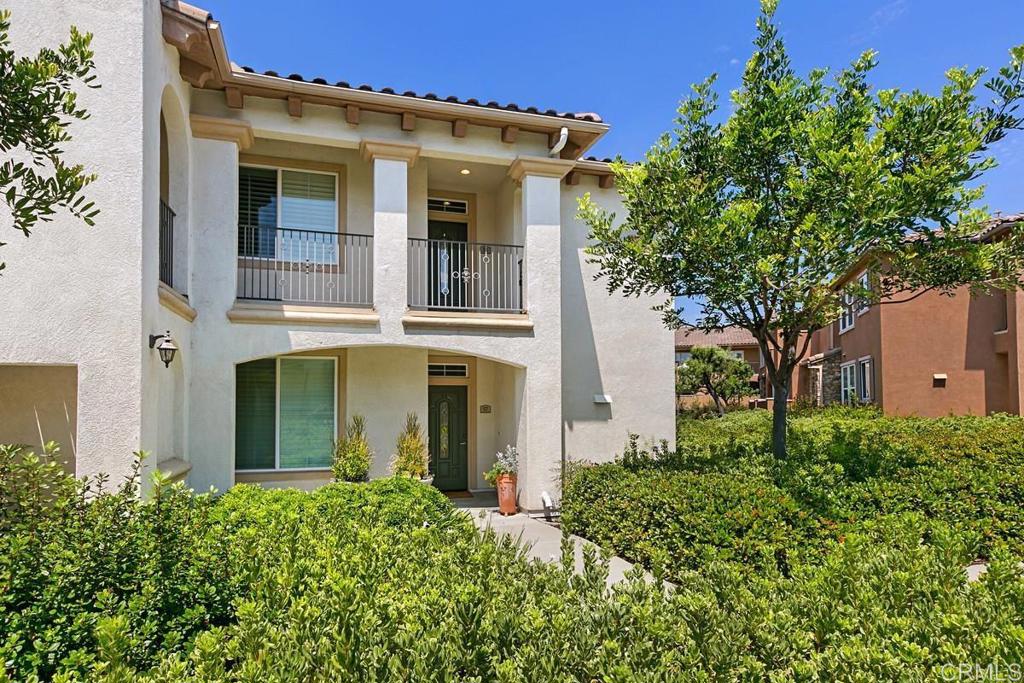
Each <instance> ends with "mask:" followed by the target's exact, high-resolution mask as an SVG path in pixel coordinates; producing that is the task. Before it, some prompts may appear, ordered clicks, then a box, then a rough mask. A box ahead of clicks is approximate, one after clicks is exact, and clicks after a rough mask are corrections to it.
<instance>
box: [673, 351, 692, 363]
mask: <svg viewBox="0 0 1024 683" xmlns="http://www.w3.org/2000/svg"><path fill="white" fill-rule="evenodd" d="M688 360H690V352H689V351H676V362H677V363H685V362H686V361H688Z"/></svg>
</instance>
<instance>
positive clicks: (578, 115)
mask: <svg viewBox="0 0 1024 683" xmlns="http://www.w3.org/2000/svg"><path fill="white" fill-rule="evenodd" d="M239 68H241V69H242V71H245V72H246V73H250V74H254V73H259V72H257V71H256V70H255V69H253V68H252V67H250V66H242V67H239ZM263 75H264V76H270V77H272V78H283V79H286V80H289V81H299V82H300V83H316V84H318V85H333V86H335V87H337V88H348V89H354V90H365V91H367V92H376V93H383V94H385V95H401V96H403V97H413V98H416V99H421V100H435V101H438V102H451V103H453V104H468V105H470V106H473V107H484V108H487V109H503V110H505V111H515V112H523V113H526V114H539V115H541V116H554V117H557V118H560V119H574V120H576V121H590V122H593V123H602V121H601V117H600V116H598V115H597V114H595V113H593V112H567V111H557V110H555V109H543V110H542V109H540V108H538V107H520V106H519V105H518V104H515V103H514V102H509V103H507V104H501V103H499V102H495V101H494V100H491V101H490V102H481V101H479V100H477V99H474V98H472V97H471V98H469V99H466V100H461V99H459V98H458V97H455V96H454V95H449V96H447V97H440V96H439V95H436V94H435V93H432V92H428V93H426V94H424V95H420V94H418V93H416V92H413V91H412V90H406V91H404V92H396V91H395V89H394V88H374V87H373V86H371V85H366V84H365V83H364V84H362V85H350V84H349V83H347V82H345V81H337V82H335V83H329V82H328V81H327V79H325V78H320V77H317V78H310V79H306V78H305V77H303V76H302V75H301V74H290V75H288V76H282V75H280V74H279V73H277V72H276V71H264V72H263Z"/></svg>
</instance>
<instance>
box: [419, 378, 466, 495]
mask: <svg viewBox="0 0 1024 683" xmlns="http://www.w3.org/2000/svg"><path fill="white" fill-rule="evenodd" d="M429 398H430V410H429V418H428V422H429V425H428V428H427V433H428V436H429V438H430V473H431V474H433V475H434V486H436V487H437V488H439V489H441V490H442V491H465V490H466V489H467V488H468V486H469V472H468V457H467V454H468V452H469V449H468V447H467V444H468V443H469V429H468V419H467V418H468V414H467V411H466V387H457V386H455V387H450V386H433V387H430V388H429Z"/></svg>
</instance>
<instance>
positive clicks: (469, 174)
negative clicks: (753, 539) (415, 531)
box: [0, 0, 674, 510]
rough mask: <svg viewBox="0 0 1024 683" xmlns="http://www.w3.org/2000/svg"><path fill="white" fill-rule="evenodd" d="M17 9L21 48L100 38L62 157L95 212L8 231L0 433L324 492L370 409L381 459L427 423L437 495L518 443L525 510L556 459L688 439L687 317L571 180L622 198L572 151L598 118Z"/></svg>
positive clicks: (112, 461)
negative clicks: (654, 288) (636, 270)
mask: <svg viewBox="0 0 1024 683" xmlns="http://www.w3.org/2000/svg"><path fill="white" fill-rule="evenodd" d="M9 7H10V9H11V10H12V13H13V14H12V22H13V27H12V35H11V37H12V41H13V46H14V48H15V49H16V50H17V51H18V53H19V54H30V53H34V52H35V51H36V50H38V49H39V47H40V46H41V45H55V44H57V43H59V42H60V41H61V40H62V39H65V38H66V36H67V31H68V27H69V26H70V25H71V24H75V25H77V26H78V27H79V28H80V29H82V30H83V31H91V32H93V33H94V34H95V38H94V41H93V47H94V48H95V52H96V62H97V75H98V82H99V83H100V84H101V85H102V87H101V88H100V89H98V90H86V91H83V92H82V94H81V98H80V104H82V105H84V106H85V107H86V108H87V109H88V111H89V113H90V114H91V118H89V119H88V120H87V121H84V122H81V123H79V122H75V123H74V124H73V125H72V127H71V132H72V134H73V135H74V141H73V142H72V143H71V144H69V145H67V155H68V160H69V161H71V162H81V163H83V164H85V166H86V169H87V170H88V171H90V172H95V173H97V174H98V180H97V181H96V182H95V183H94V184H93V185H91V186H89V188H88V192H87V195H88V197H89V198H90V199H91V200H94V201H95V203H96V206H97V208H99V209H100V211H101V213H100V215H99V216H98V218H97V224H96V226H95V227H91V228H90V227H86V226H85V225H83V224H82V223H81V222H79V221H77V220H74V219H72V218H70V217H67V216H63V215H62V216H58V217H57V218H56V220H54V222H52V223H46V224H40V225H39V226H38V229H37V230H36V231H35V232H34V234H33V235H32V237H31V238H30V239H18V238H12V237H10V236H8V238H7V241H8V242H10V244H9V245H8V246H5V247H3V249H2V254H0V255H2V257H3V259H4V260H5V261H6V262H7V269H6V271H5V272H4V277H3V280H2V283H0V309H2V310H3V311H4V322H3V325H2V327H0V442H9V441H17V442H27V443H30V444H32V445H35V446H38V445H39V444H40V443H41V442H43V441H47V440H50V439H54V440H56V441H58V442H60V443H61V444H62V446H63V451H64V454H65V455H66V456H67V457H68V459H69V464H68V467H69V468H70V469H73V470H74V471H75V472H77V473H78V474H79V475H94V474H98V473H101V472H106V473H109V474H111V475H112V476H113V477H114V478H115V480H116V479H117V478H119V477H120V476H123V475H124V474H126V473H127V472H128V471H129V468H130V463H131V459H132V457H131V453H132V451H135V450H138V449H140V448H141V449H144V450H146V451H149V452H150V453H151V454H152V455H151V457H150V459H149V461H148V464H147V467H146V469H147V471H148V470H152V468H153V467H154V466H157V464H159V466H160V468H161V469H163V470H169V471H170V472H171V473H173V474H174V475H176V476H177V477H183V478H186V479H187V481H188V483H189V484H190V485H191V486H193V487H195V488H196V489H200V490H202V489H207V488H208V487H211V486H213V487H216V488H217V489H219V490H224V489H226V488H228V487H229V486H231V485H232V484H235V483H238V482H260V483H263V484H266V485H272V486H281V485H295V486H303V487H308V486H313V485H316V484H318V483H321V482H325V481H327V480H328V479H329V477H330V473H329V470H328V467H329V465H330V453H331V443H332V441H333V440H334V439H335V438H336V437H337V435H338V434H340V433H342V431H343V430H344V427H345V423H346V421H347V419H349V418H350V417H351V416H352V415H355V414H361V415H363V416H365V418H366V421H367V425H368V432H369V440H370V444H371V446H372V448H373V450H374V452H375V459H374V461H373V465H372V471H371V476H374V477H378V476H382V475H384V474H386V473H387V472H388V465H389V460H390V457H391V454H392V452H393V450H394V445H395V440H396V438H397V436H398V434H399V431H400V430H401V428H402V426H403V423H404V420H405V416H406V414H407V413H416V414H417V415H418V416H419V417H420V419H421V422H422V423H423V424H425V425H426V426H427V429H428V432H429V440H430V451H431V457H432V468H433V471H434V474H435V479H434V482H435V485H436V486H438V487H439V488H442V489H445V490H466V489H469V490H473V489H480V488H484V487H485V486H486V484H485V482H484V479H483V473H484V472H485V471H486V470H487V469H488V468H489V467H490V466H491V464H492V462H493V458H494V454H495V453H496V452H497V451H498V450H501V449H503V448H504V447H505V445H506V444H514V445H516V446H517V447H518V449H519V452H520V472H519V485H520V503H521V505H522V506H523V507H525V508H527V509H530V510H537V509H540V508H541V507H542V505H543V504H544V501H545V500H547V498H548V497H549V496H550V498H552V499H554V500H555V501H556V504H557V499H558V494H559V482H560V479H559V475H560V472H561V469H562V465H563V460H564V459H567V458H568V459H587V460H593V461H601V460H607V459H610V458H612V457H613V456H614V455H615V453H616V452H617V451H619V450H620V449H621V447H622V445H623V444H624V443H625V441H626V439H627V436H628V434H629V433H630V432H636V433H639V434H641V435H643V436H645V437H649V438H655V439H668V440H669V442H674V420H673V398H672V397H673V393H674V390H673V383H672V373H671V368H672V364H671V360H670V356H669V353H668V349H669V346H670V344H671V333H670V332H669V331H668V330H666V329H665V328H664V326H663V325H662V323H661V319H660V316H659V314H658V313H656V312H654V311H652V310H651V306H652V304H654V303H656V302H655V301H654V300H653V299H645V298H640V299H636V298H630V297H624V296H620V295H609V294H608V293H607V291H606V288H605V283H604V282H601V281H595V280H594V275H595V273H596V268H595V266H593V265H591V264H588V263H587V257H586V254H585V253H584V249H585V247H586V245H587V232H588V231H587V226H586V225H584V224H583V223H581V222H580V221H579V220H578V219H577V218H576V212H577V200H578V198H579V197H581V196H582V195H583V194H584V193H590V194H591V195H592V197H593V198H594V200H595V201H597V202H598V203H599V204H601V205H603V206H605V207H607V208H609V209H611V210H614V211H617V212H620V213H621V211H622V204H621V201H620V199H619V197H618V195H617V193H616V191H615V189H614V186H613V181H612V175H611V174H610V170H609V167H608V165H607V163H605V162H600V161H596V160H592V159H583V158H581V155H582V154H583V153H584V152H585V151H586V150H587V149H588V148H590V147H591V146H592V145H593V144H594V143H595V142H596V141H597V140H598V139H599V138H601V136H603V135H604V134H605V132H606V131H607V130H608V125H607V124H605V123H603V122H602V121H601V119H600V118H599V117H598V116H597V115H595V114H585V113H584V114H572V113H560V112H556V111H552V110H538V109H536V108H534V107H526V106H518V105H515V104H507V105H500V104H498V103H494V102H488V103H481V102H477V101H476V100H472V99H469V100H462V99H457V98H452V97H449V98H445V97H439V96H437V95H434V94H433V93H427V94H422V95H417V94H415V93H411V92H405V93H397V92H394V91H392V90H391V89H389V88H385V89H381V90H374V89H371V88H370V87H369V86H359V87H354V86H350V85H349V84H347V83H341V82H339V83H328V82H327V81H325V80H323V79H321V78H306V77H303V76H298V75H294V74H293V75H291V76H283V75H282V76H279V75H277V74H275V73H273V72H267V73H262V74H260V73H254V72H253V71H252V70H250V69H247V68H244V67H239V66H236V65H235V64H234V63H232V62H231V61H230V60H229V58H228V53H227V49H226V46H225V44H224V37H223V32H222V27H221V25H220V24H219V23H218V22H217V21H215V20H214V19H213V18H212V17H211V16H210V15H209V14H208V13H207V12H205V11H203V10H200V9H197V8H195V7H191V6H189V5H186V4H184V3H178V2H173V1H170V0H164V1H163V2H158V0H145V1H141V2H133V3H124V2H121V1H116V2H115V1H114V0H95V1H93V2H89V3H77V2H70V1H69V0H63V1H54V2H37V1H35V0H32V1H29V0H14V1H13V5H9ZM323 66H324V70H332V69H334V68H336V67H335V65H333V64H325V65H323ZM399 75H400V74H399ZM6 232H8V234H9V233H10V232H11V231H10V229H9V228H8V229H6ZM165 332H166V333H168V334H169V339H167V338H165V337H164V336H163V335H164V334H165ZM172 342H173V344H174V345H175V346H176V347H177V348H178V351H177V353H176V354H175V356H174V358H173V360H171V361H170V362H169V364H168V365H167V366H166V367H165V364H164V363H163V362H161V356H160V353H159V351H160V348H161V347H164V353H165V355H166V354H167V353H169V348H167V347H169V345H170V344H171V343H172ZM154 347H155V348H154ZM545 494H547V495H545Z"/></svg>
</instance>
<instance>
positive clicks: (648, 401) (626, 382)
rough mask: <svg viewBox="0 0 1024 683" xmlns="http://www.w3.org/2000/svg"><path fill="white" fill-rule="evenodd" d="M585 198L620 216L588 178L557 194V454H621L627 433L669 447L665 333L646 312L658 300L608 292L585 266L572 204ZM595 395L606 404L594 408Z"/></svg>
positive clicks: (671, 399) (583, 231)
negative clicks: (560, 434)
mask: <svg viewBox="0 0 1024 683" xmlns="http://www.w3.org/2000/svg"><path fill="white" fill-rule="evenodd" d="M585 192H590V193H591V197H592V198H593V199H594V200H595V201H596V202H598V203H599V204H600V205H602V206H604V207H605V208H606V209H608V210H610V211H614V212H616V213H617V214H618V215H620V216H621V215H622V214H623V210H622V203H621V201H620V200H619V197H618V195H617V194H616V193H615V192H614V191H613V190H601V189H600V188H599V187H598V186H597V182H596V179H595V178H593V177H589V176H584V177H583V178H582V179H581V181H580V184H579V185H577V186H575V187H572V186H565V187H564V188H563V196H562V266H563V267H562V277H561V288H562V326H563V331H562V355H563V359H564V360H563V363H564V365H563V373H562V411H563V416H562V417H563V420H564V423H565V453H566V457H567V458H569V459H573V460H590V461H597V462H600V461H605V460H609V459H611V458H612V457H614V456H615V455H616V454H617V453H621V451H622V446H623V445H624V444H625V443H626V439H627V436H628V434H629V432H634V433H636V434H639V435H640V436H641V437H642V438H643V439H645V440H648V441H657V440H660V439H667V440H668V441H669V442H670V443H672V444H674V443H675V417H674V416H675V408H674V405H675V381H674V371H675V361H674V356H673V343H674V341H673V333H672V331H671V330H669V329H667V328H666V327H665V326H664V324H663V323H662V321H661V315H660V313H657V312H655V311H652V310H651V306H654V305H656V304H659V303H662V301H659V300H656V299H653V298H648V297H641V298H632V297H629V298H627V297H624V296H622V294H619V293H615V294H609V293H608V291H607V287H606V283H605V282H604V281H603V280H595V279H594V276H595V275H596V274H597V266H596V265H594V264H591V263H587V255H586V253H585V251H584V250H585V248H586V246H587V244H588V243H589V242H588V239H587V234H588V231H587V226H586V225H585V224H583V223H582V222H580V221H579V220H578V219H577V218H576V210H577V198H578V197H580V196H582V195H583V193H585ZM595 394H604V395H608V396H610V397H611V401H612V402H611V404H607V405H604V404H598V403H595V402H594V395H595Z"/></svg>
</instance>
